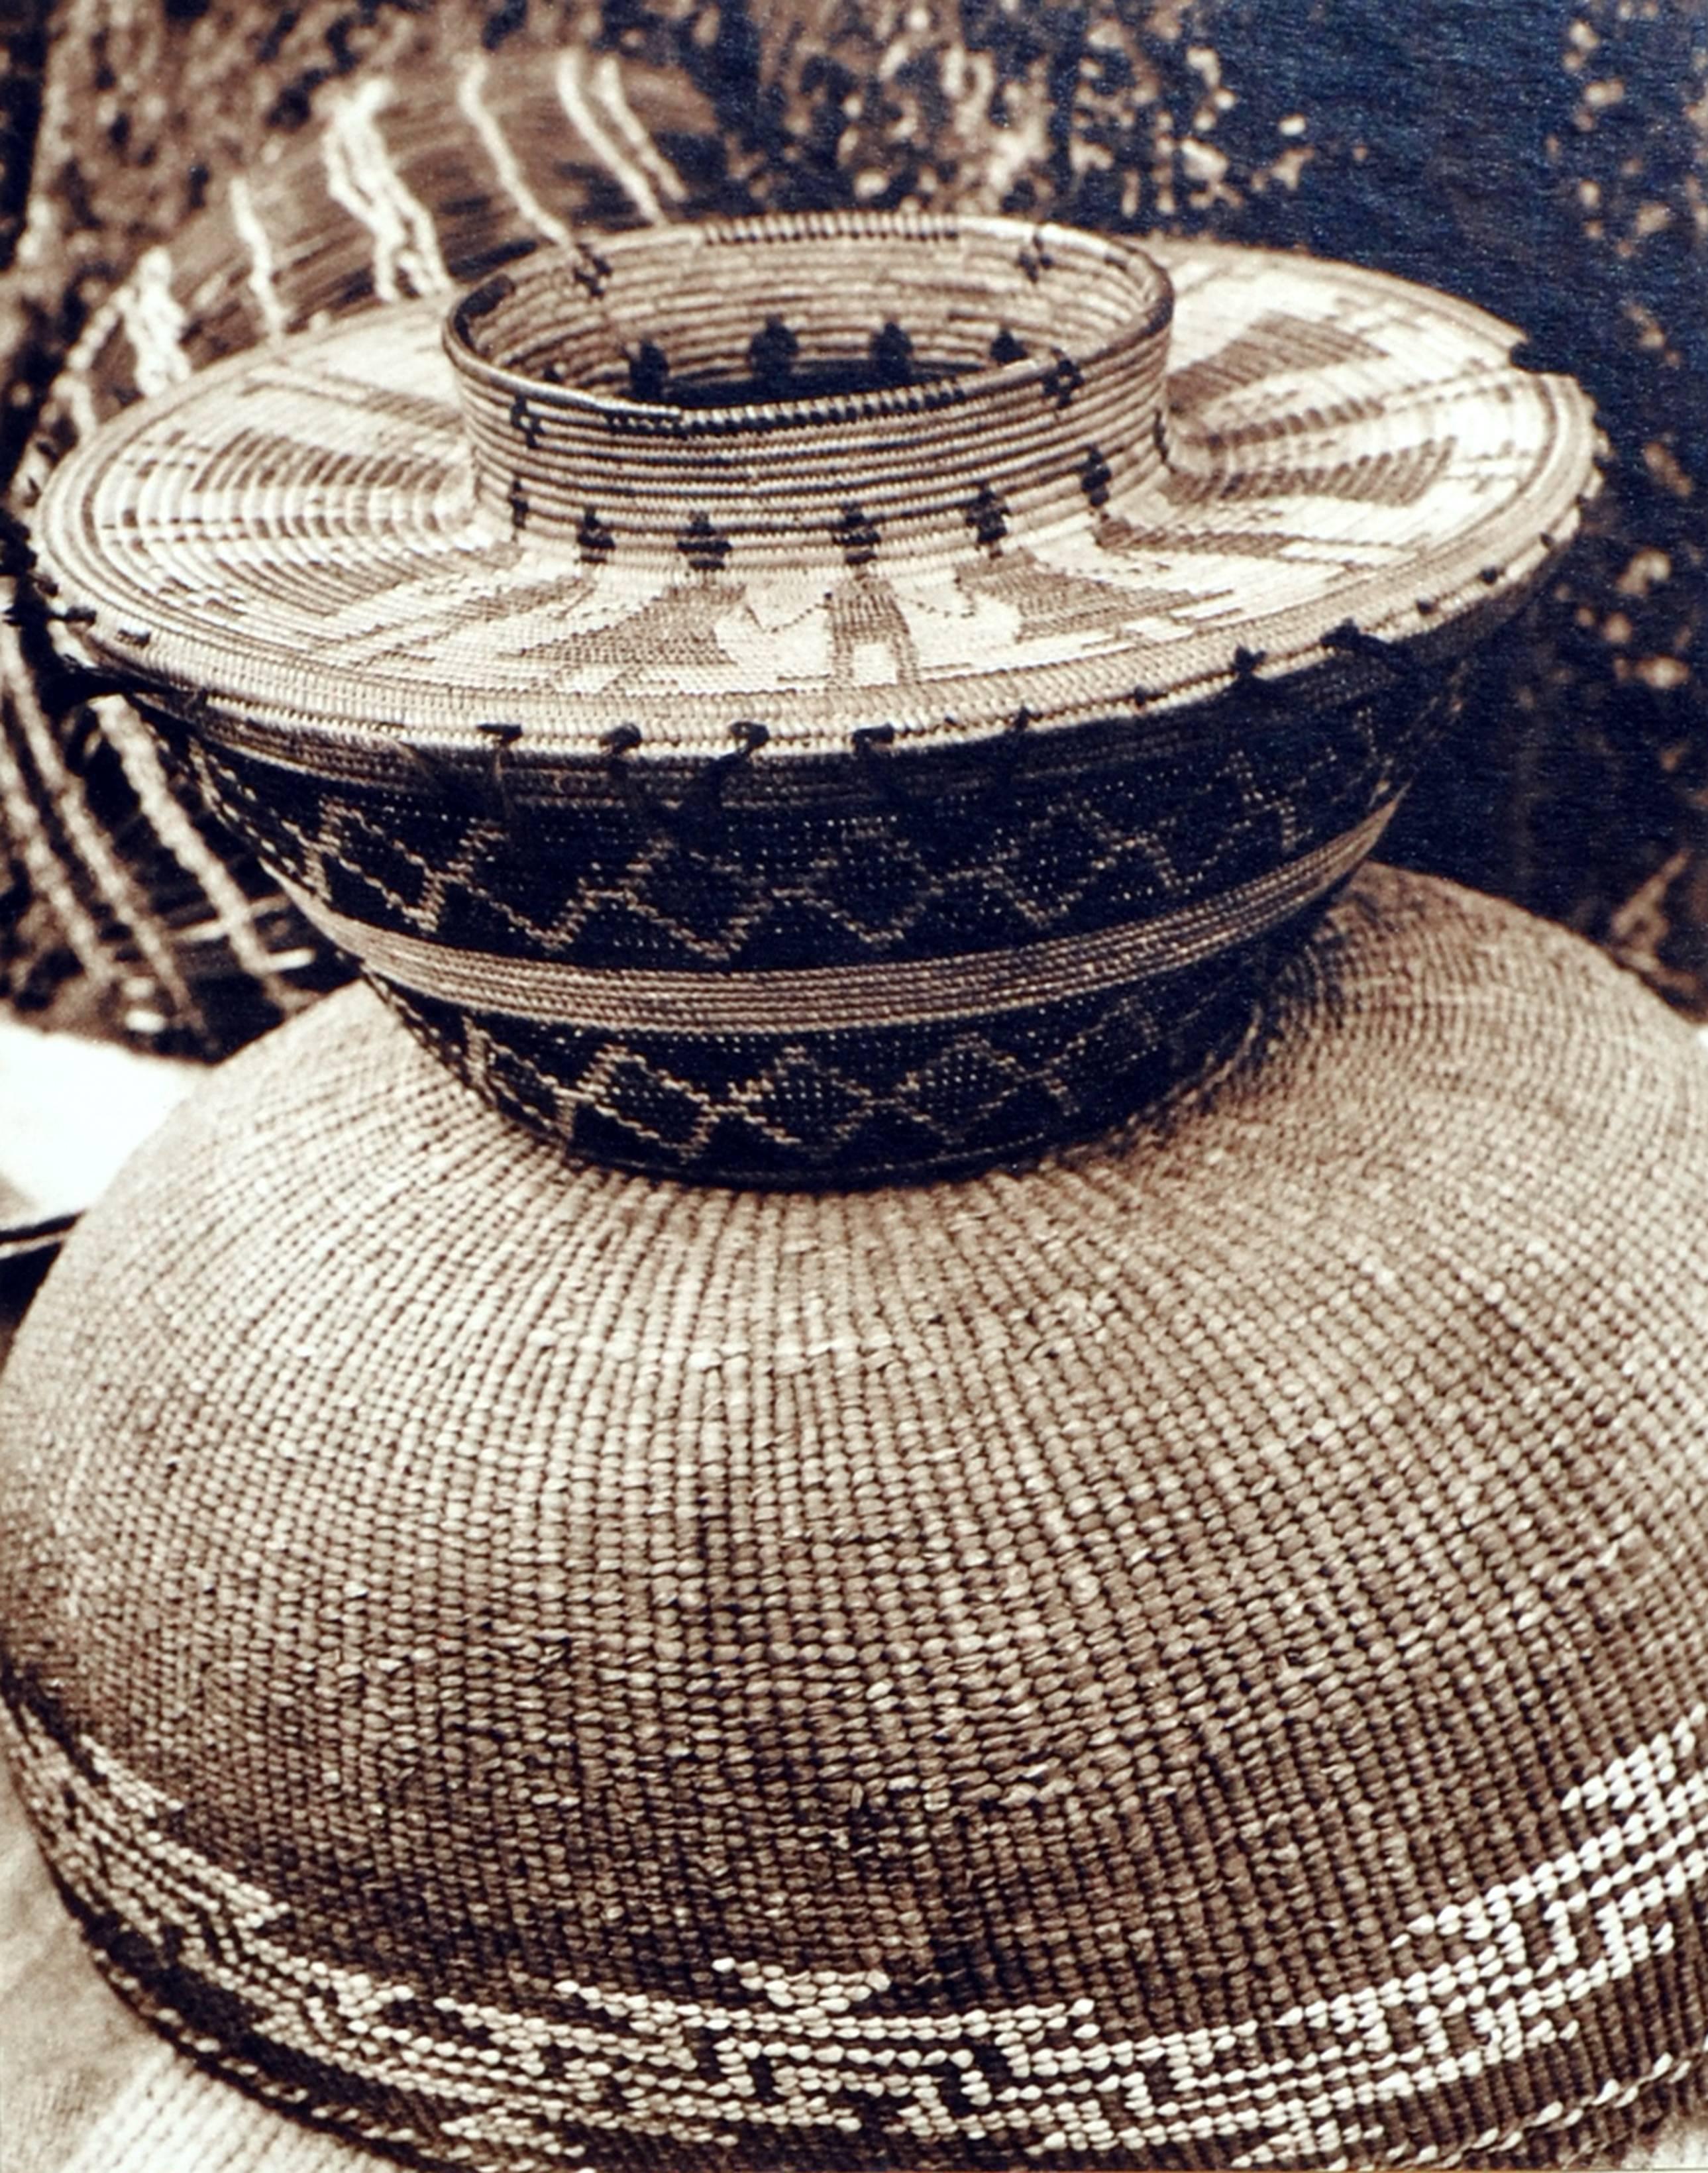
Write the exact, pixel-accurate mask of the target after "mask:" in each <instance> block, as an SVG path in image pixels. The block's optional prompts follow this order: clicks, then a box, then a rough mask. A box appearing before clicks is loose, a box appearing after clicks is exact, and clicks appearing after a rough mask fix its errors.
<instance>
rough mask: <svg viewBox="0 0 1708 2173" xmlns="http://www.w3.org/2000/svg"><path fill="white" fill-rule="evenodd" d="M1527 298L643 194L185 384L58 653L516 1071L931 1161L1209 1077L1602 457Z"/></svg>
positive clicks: (119, 467)
mask: <svg viewBox="0 0 1708 2173" xmlns="http://www.w3.org/2000/svg"><path fill="white" fill-rule="evenodd" d="M1513 337H1514V336H1513V334H1512V333H1511V332H1510V330H1509V329H1508V328H1506V327H1504V326H1499V325H1496V324H1495V323H1494V322H1493V321H1491V320H1490V319H1488V318H1487V317H1485V316H1484V315H1481V313H1479V312H1478V311H1476V310H1471V309H1468V308H1467V307H1466V306H1465V305H1462V304H1459V303H1457V302H1454V301H1452V300H1451V299H1448V298H1446V297H1442V296H1439V295H1433V294H1427V293H1425V291H1424V290H1422V289H1420V288H1414V287H1409V286H1406V285H1404V284H1403V283H1399V282H1397V281H1393V280H1389V279H1385V278H1381V277H1379V276H1377V275H1376V274H1372V273H1367V272H1358V271H1355V270H1354V269H1352V268H1350V267H1342V266H1326V265H1322V264H1317V263H1314V262H1311V261H1309V260H1305V259H1298V258H1288V257H1281V256H1267V255H1264V254H1263V253H1262V252H1258V251H1237V250H1226V249H1220V248H1217V247H1215V246H1213V245H1170V247H1169V248H1168V249H1167V251H1166V252H1164V253H1163V256H1161V257H1159V258H1157V259H1155V260H1153V258H1152V257H1151V256H1147V255H1145V254H1144V253H1143V252H1141V251H1138V250H1137V249H1135V248H1134V247H1132V246H1131V245H1128V244H1125V243H1121V242H1117V241H1114V240H1108V239H1107V238H1098V237H1093V236H1090V235H1079V234H1075V233H1074V232H1072V231H1071V230H1070V229H1061V228H1055V227H1031V226H1026V225H1022V224H1019V223H1017V222H1014V221H1006V220H1001V219H980V218H964V219H959V220H956V219H950V218H921V217H907V216H902V215H895V216H890V217H880V216H878V215H876V214H873V215H869V216H855V215H843V214H838V215H834V216H832V215H814V216H811V217H806V216H802V217H798V218H789V217H784V218H773V219H756V220H749V221H743V222H735V223H729V224H709V225H703V226H696V227H690V228H682V229H668V230H655V231H651V232H648V233H644V234H633V235H622V236H613V237H608V238H605V239H601V240H596V241H593V240H589V241H584V242H583V243H581V244H579V245H578V246H577V247H576V248H575V249H574V250H572V251H566V252H563V253H561V254H557V255H543V256H541V258H540V259H538V260H537V261H536V262H531V263H530V264H528V265H525V266H524V267H520V268H519V269H517V270H515V272H506V273H504V274H503V275H501V276H499V277H498V278H495V279H494V280H493V281H491V282H489V283H488V284H487V285H486V286H485V287H483V288H481V289H480V290H479V291H478V292H477V294H474V295H472V296H471V297H469V298H468V299H466V300H465V301H464V302H463V303H462V304H461V305H460V306H459V307H458V308H456V309H455V310H454V311H453V313H452V315H451V316H450V321H449V323H448V325H447V326H445V329H444V332H443V335H442V336H441V328H440V326H439V319H438V316H437V315H436V313H435V312H434V310H432V309H430V308H425V307H421V306H415V307H411V308H404V309H401V310H397V311H394V312H391V313H387V314H385V315H370V316H369V317H367V318H364V320H362V321H360V322H358V323H353V324H350V325H346V326H339V327H337V328H334V329H331V330H329V331H327V332H323V333H321V334H319V335H310V336H307V337H303V338H299V339H295V340H287V341H284V342H278V343H276V344H275V345H274V346H273V347H272V348H269V349H268V350H267V352H265V353H261V354H259V355H256V356H252V357H245V358H240V359H236V360H234V361H233V362H232V363H229V364H225V365H222V366H220V367H218V368H216V369H213V370H211V371H208V372H207V373H205V374H204V375H202V376H200V377H198V378H197V379H195V380H191V381H190V382H189V383H187V384H186V385H185V386H181V387H180V388H178V389H177V390H176V391H174V392H172V393H170V394H169V395H167V396H165V397H164V398H163V399H162V400H161V401H160V402H156V403H152V404H150V405H148V406H147V407H143V408H139V409H137V410H136V411H134V412H133V413H131V414H127V415H126V416H124V417H121V418H118V419H117V420H116V422H115V423H111V424H110V425H108V426H107V427H106V428H105V429H104V430H103V431H102V432H101V433H100V434H98V436H97V437H96V438H94V439H92V440H91V441H90V442H89V444H88V445H84V446H83V447H81V448H79V449H78V451H77V452H76V453H75V454H74V455H73V456H72V457H71V458H70V459H69V460H68V461H67V462H66V463H65V465H64V466H62V468H61V469H60V470H59V471H58V472H57V474H56V475H55V477H54V478H53V480H52V482H51V484H50V486H49V488H48V490H47V493H46V497H45V498H44V500H43V503H42V505H41V507H40V514H39V532H40V542H41V545H42V549H43V557H44V562H45V564H46V567H47V568H48V569H51V570H50V572H49V576H48V578H49V579H50V580H51V581H52V582H53V583H54V584H55V594H56V606H57V609H59V610H60V612H62V620H63V623H65V625H66V628H67V637H68V639H73V641H74V644H75V646H76V647H77V649H78V652H79V653H80V654H81V655H84V657H85V658H86V659H88V660H90V661H94V663H95V664H96V665H97V666H98V667H99V668H100V669H102V670H103V671H106V672H109V673H114V672H116V673H118V674H120V675H121V677H123V679H124V681H125V682H126V684H127V686H129V687H132V688H133V689H135V690H136V691H137V693H138V694H139V696H140V698H143V699H146V700H147V701H148V702H150V703H151V704H153V705H154V708H155V709H156V710H157V711H158V712H159V714H161V716H162V718H163V720H164V721H165V723H166V725H167V729H168V730H169V731H171V732H172V733H174V734H175V736H176V737H177V739H178V740H179V741H180V745H181V746H182V748H183V751H184V753H185V755H186V759H188V760H189V761H190V763H191V765H192V766H193V768H195V771H196V774H197V777H198V779H199V780H200V782H201V784H202V786H203V788H204V789H205V790H206V791H207V794H208V795H209V796H210V797H211V799H212V800H213V803H214V804H215V805H216V806H218V808H219V809H220V810H221V811H222V812H224V814H225V815H226V816H227V817H228V818H229V820H230V821H231V822H234V824H235V825H236V826H237V827H238V828H239V829H240V831H241V832H242V833H244V834H245V835H246V836H248V837H250V838H252V839H253V840H254V842H255V843H256V845H257V847H258V849H260V850H261V853H262V855H263V856H264V857H265V858H266V859H267V861H268V863H269V865H271V866H272V867H273V868H274V869H275V870H276V871H277V872H278V873H279V874H280V876H282V877H283V879H284V881H285V882H286V884H287V887H288V888H289V890H290V892H291V893H292V894H293V895H294V897H295V898H297V899H298V900H299V902H300V903H301V904H302V905H303V906H304V909H305V910H306V911H307V912H308V913H309V914H310V916H311V917H312V918H313V919H315V921H316V922H317V924H318V925H320V926H321V929H322V930H324V931H325V932H326V933H328V934H329V935H331V936H332V937H333V938H334V940H335V941H337V942H339V943H340V944H342V945H343V946H345V947H346V948H348V949H349V950H351V951H352V952H354V953H355V954H356V955H357V956H358V957H360V958H361V960H362V961H363V962H364V966H365V967H366V968H367V970H368V971H369V973H370V974H371V975H372V976H374V978H375V979H376V980H377V981H378V982H379V983H380V985H381V986H382V988H383V989H385V992H386V994H387V995H388V997H389V998H390V999H391V1000H392V1002H393V1003H394V1004H395V1006H396V1008H397V1009H398V1010H399V1011H401V1014H402V1015H403V1016H404V1017H405V1018H406V1019H407V1021H408V1022H409V1023H410V1024H411V1025H412V1027H414V1028H415V1030H416V1031H417V1032H418V1033H420V1034H421V1035H422V1036H423V1038H426V1039H427V1040H428V1041H429V1042H430V1043H432V1045H434V1047H435V1048H437V1049H439V1051H440V1053H441V1054H444V1055H445V1056H446V1057H447V1058H448V1060H450V1061H451V1062H452V1063H453V1064H454V1065H455V1066H456V1068H457V1069H458V1070H460V1071H461V1074H462V1075H463V1076H465V1077H466V1078H467V1079H469V1080H470V1081H472V1082H473V1083H474V1084H476V1085H477V1086H478V1087H480V1088H482V1091H484V1092H487V1093H488V1095H489V1096H491V1097H493V1099H494V1100H496V1101H497V1102H498V1104H499V1106H501V1107H502V1108H504V1109H505V1110H506V1111H507V1113H509V1114H512V1115H515V1116H518V1117H520V1118H521V1119H524V1120H525V1121H526V1122H528V1123H530V1124H532V1125H534V1126H535V1127H536V1129H538V1130H542V1131H544V1132H546V1133H547V1134H548V1135H551V1136H552V1137H555V1138H558V1139H559V1140H564V1141H567V1142H568V1144H569V1145H570V1146H573V1147H574V1149H575V1150H576V1151H581V1152H587V1153H590V1154H593V1155H595V1156H597V1157H599V1158H601V1160H604V1161H606V1162H612V1163H616V1164H619V1165H622V1166H624V1167H632V1168H639V1169H651V1170H655V1171H659V1172H664V1173H674V1174H677V1175H689V1176H692V1177H695V1178H710V1179H715V1180H720V1181H741V1182H749V1183H752V1182H760V1183H765V1182H784V1183H798V1182H803V1181H806V1182H830V1181H834V1182H843V1183H845V1182H849V1181H854V1180H862V1181H864V1180H868V1179H871V1178H893V1177H896V1176H898V1175H903V1174H912V1175H915V1176H919V1175H929V1174H934V1173H936V1174H941V1173H946V1172H953V1171H959V1170H962V1169H966V1168H968V1167H978V1166H982V1165H983V1164H984V1163H987V1162H989V1161H990V1160H992V1159H993V1158H995V1157H1004V1156H1006V1157H1010V1158H1012V1157H1018V1156H1022V1155H1025V1154H1028V1153H1033V1152H1036V1151H1038V1150H1039V1149H1041V1148H1043V1147H1044V1146H1048V1144H1050V1143H1051V1142H1053V1141H1056V1140H1061V1139H1063V1138H1066V1137H1072V1136H1075V1135H1089V1134H1091V1133H1092V1132H1095V1131H1096V1130H1097V1129H1098V1128H1099V1127H1100V1126H1102V1125H1103V1124H1107V1122H1109V1121H1110V1120H1111V1119H1112V1118H1114V1117H1118V1116H1119V1115H1121V1114H1123V1113H1126V1112H1127V1111H1129V1110H1130V1109H1132V1108H1135V1107H1138V1106H1140V1105H1142V1104H1143V1103H1145V1102H1146V1101H1148V1100H1150V1099H1152V1098H1154V1097H1156V1094H1157V1093H1158V1092H1161V1091H1163V1090H1164V1089H1165V1088H1166V1087H1167V1086H1168V1085H1169V1084H1171V1083H1172V1081H1175V1080H1176V1079H1177V1078H1180V1077H1182V1076H1188V1075H1189V1074H1191V1073H1192V1072H1193V1071H1194V1070H1197V1069H1199V1068H1200V1067H1201V1066H1202V1065H1203V1064H1204V1062H1205V1061H1206V1060H1209V1059H1210V1057H1211V1056H1212V1055H1213V1054H1214V1052H1215V1050H1216V1049H1219V1048H1220V1047H1223V1046H1225V1045H1226V1043H1227V1042H1228V1040H1229V1038H1230V1037H1232V1036H1237V1033H1239V1032H1240V1031H1242V1027H1243V1025H1244V1022H1245V1021H1246V1020H1247V1017H1248V1016H1249V1010H1250V1003H1251V1000H1252V997H1253V991H1254V989H1256V988H1257V987H1258V985H1260V984H1261V983H1262V981H1263V979H1265V978H1266V977H1267V976H1268V975H1269V973H1272V972H1273V971H1274V968H1275V966H1276V964H1277V962H1278V961H1279V959H1280V957H1282V956H1285V953H1286V952H1288V951H1289V950H1290V948H1291V947H1293V946H1295V945H1296V943H1297V941H1299V940H1300V938H1301V936H1302V935H1303V933H1304V932H1305V930H1307V928H1308V926H1309V925H1310V922H1311V920H1312V917H1313V916H1314V914H1316V913H1317V912H1318V911H1320V909H1321V907H1322V904H1323V901H1324V899H1325V898H1327V897H1328V896H1329V895H1330V894H1331V893H1332V892H1333V890H1334V887H1335V886H1336V885H1337V884H1338V883H1339V882H1342V881H1343V880H1344V878H1345V876H1347V874H1348V873H1349V872H1350V870H1351V869H1352V868H1353V867H1354V866H1355V865H1356V864H1357V862H1358V860H1360V858H1361V857H1362V855H1364V854H1365V853H1366V852H1367V851H1368V850H1369V849H1370V848H1371V844H1373V842H1374V841H1375V839H1376V838H1377V836H1378V835H1379V833H1380V831H1381V828H1382V824H1383V823H1384V822H1385V821H1386V820H1387V817H1388V816H1389V814H1390V813H1391V812H1392V810H1393V806H1394V804H1395V802H1396V800H1397V798H1398V795H1399V793H1400V792H1401V791H1402V790H1404V785H1406V783H1407V782H1408V780H1409V778H1410V776H1411V774H1412V772H1413V769H1414V766H1415V763H1416V761H1417V758H1418V756H1419V753H1420V749H1421V747H1422V746H1423V745H1424V744H1425V742H1426V741H1427V739H1428V737H1429V736H1430V735H1431V732H1432V731H1434V730H1435V729H1436V727H1437V726H1438V725H1439V723H1440V721H1441V716H1442V715H1443V714H1444V713H1445V710H1446V709H1447V706H1449V705H1450V703H1451V698H1452V695H1451V687H1450V686H1449V685H1447V684H1446V683H1445V682H1444V673H1445V672H1446V671H1447V668H1448V667H1450V666H1451V664H1452V661H1453V660H1455V659H1456V658H1457V657H1458V656H1459V655H1461V654H1462V653H1463V650H1465V649H1466V647H1467V646H1468V644H1470V643H1471V642H1472V641H1473V640H1474V639H1475V638H1476V637H1477V636H1478V635H1479V634H1482V633H1484V632H1486V630H1487V629H1488V628H1489V627H1490V625H1492V624H1493V623H1496V622H1497V621H1498V620H1499V619H1500V618H1501V617H1504V616H1505V615H1506V613H1508V612H1510V611H1511V610H1512V609H1513V608H1514V607H1516V605H1517V602H1518V601H1520V600H1521V599H1522V596H1524V594H1525V593H1527V591H1528V588H1529V586H1530V585H1532V584H1533V582H1534V580H1536V579H1537V578H1538V575H1539V574H1540V573H1541V572H1542V571H1543V570H1544V569H1545V567H1546V566H1547V564H1548V563H1549V562H1550V560H1551V558H1552V556H1553V554H1554V553H1555V552H1556V551H1557V550H1558V549H1559V548H1560V546H1561V545H1562V544H1563V543H1564V542H1565V539H1566V538H1567V537H1569V536H1570V534H1571V531H1572V530H1573V528H1574V527H1575V525H1576V506H1577V501H1578V499H1579V497H1580V496H1581V493H1583V492H1584V491H1585V490H1586V489H1587V488H1589V487H1590V486H1591V484H1592V469H1591V465H1590V440H1591V430H1590V423H1589V417H1588V411H1587V404H1586V403H1585V402H1584V401H1583V399H1582V397H1581V395H1580V394H1579V393H1578V392H1577V391H1576V388H1575V387H1574V386H1571V385H1570V384H1569V383H1568V382H1566V381H1565V380H1560V379H1555V378H1549V377H1544V376H1538V375H1528V374H1526V373H1522V372H1520V371H1517V370H1516V369H1512V368H1511V365H1510V364H1509V362H1508V360H1507V354H1508V351H1509V349H1510V347H1511V342H1512V338H1513ZM1165 379H1166V384H1165Z"/></svg>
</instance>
